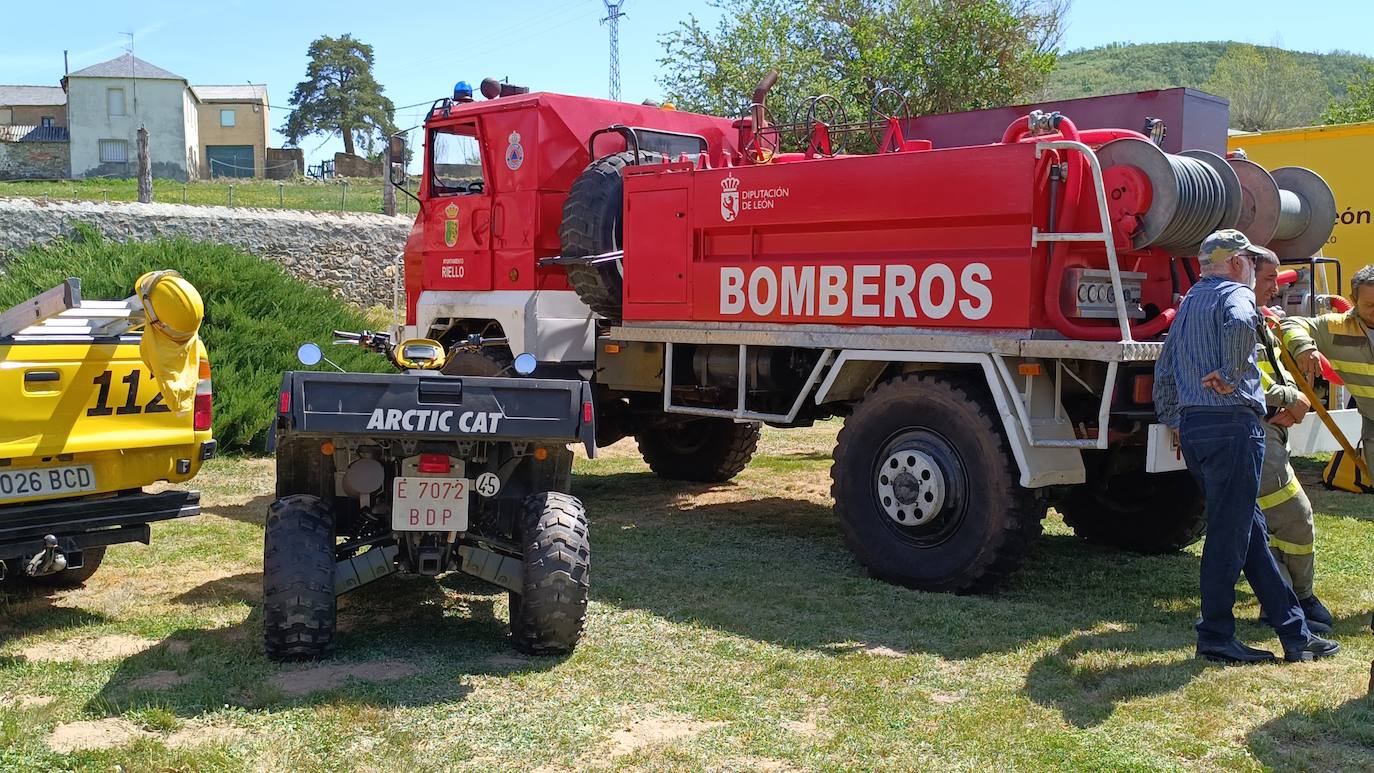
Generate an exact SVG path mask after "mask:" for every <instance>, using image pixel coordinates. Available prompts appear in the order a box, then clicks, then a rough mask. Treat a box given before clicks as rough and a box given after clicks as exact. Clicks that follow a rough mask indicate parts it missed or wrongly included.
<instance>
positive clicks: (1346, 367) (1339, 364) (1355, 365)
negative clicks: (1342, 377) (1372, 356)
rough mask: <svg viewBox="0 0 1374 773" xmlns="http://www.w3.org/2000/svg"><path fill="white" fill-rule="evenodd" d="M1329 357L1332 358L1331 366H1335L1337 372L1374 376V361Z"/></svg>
mask: <svg viewBox="0 0 1374 773" xmlns="http://www.w3.org/2000/svg"><path fill="white" fill-rule="evenodd" d="M1327 359H1329V360H1331V367H1333V368H1335V369H1336V372H1337V373H1351V374H1354V375H1356V376H1374V363H1369V362H1351V361H1349V360H1334V359H1331V358H1330V357H1328V358H1327Z"/></svg>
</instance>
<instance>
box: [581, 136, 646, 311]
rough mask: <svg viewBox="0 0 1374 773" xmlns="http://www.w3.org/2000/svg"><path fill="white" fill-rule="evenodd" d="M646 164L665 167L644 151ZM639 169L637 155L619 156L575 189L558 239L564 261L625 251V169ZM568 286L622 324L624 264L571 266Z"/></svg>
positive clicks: (600, 162)
mask: <svg viewBox="0 0 1374 773" xmlns="http://www.w3.org/2000/svg"><path fill="white" fill-rule="evenodd" d="M639 158H640V161H641V162H643V163H648V164H658V163H662V162H663V161H664V160H665V159H664V157H663V156H662V155H660V154H658V153H649V152H644V151H641V152H640V154H639ZM634 163H635V154H634V153H631V152H629V151H626V152H623V153H616V154H615V155H611V156H606V157H605V158H599V159H597V160H596V161H593V162H592V163H591V165H589V166H588V167H587V168H586V169H585V170H583V171H582V174H581V175H579V176H578V178H577V181H576V182H574V183H573V186H572V190H571V191H569V192H568V198H567V200H565V201H564V202H563V224H562V226H561V227H560V228H559V229H558V239H559V242H560V244H561V250H562V254H563V257H565V258H566V257H582V256H585V255H601V254H603V253H606V252H612V251H615V250H618V249H620V245H621V237H622V234H623V230H622V228H621V212H622V211H623V209H624V202H625V180H624V178H623V177H622V173H623V172H624V170H625V167H627V166H632V165H634ZM565 269H566V270H567V273H568V283H569V284H571V285H572V288H573V290H575V291H576V292H577V297H579V298H581V299H582V302H583V303H585V304H587V305H588V306H590V307H591V309H592V311H594V312H596V313H597V314H600V315H601V316H602V317H605V318H606V320H607V321H609V322H611V323H612V324H619V323H620V311H621V295H622V293H623V292H624V288H625V282H624V278H623V274H622V269H621V264H620V261H607V262H605V263H599V264H597V265H594V266H587V265H581V266H579V265H570V266H565Z"/></svg>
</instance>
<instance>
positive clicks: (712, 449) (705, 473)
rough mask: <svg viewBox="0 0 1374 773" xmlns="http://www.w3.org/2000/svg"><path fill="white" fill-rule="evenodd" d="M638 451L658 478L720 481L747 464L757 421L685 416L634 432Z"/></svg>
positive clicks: (756, 435) (754, 446) (754, 442)
mask: <svg viewBox="0 0 1374 773" xmlns="http://www.w3.org/2000/svg"><path fill="white" fill-rule="evenodd" d="M635 442H636V443H638V444H639V453H640V455H641V456H643V457H644V462H645V463H646V464H648V465H649V469H651V470H653V471H654V473H655V474H657V475H658V476H659V477H660V478H667V479H668V480H685V481H694V482H697V483H724V482H725V481H727V480H730V479H731V478H733V477H735V476H736V475H738V474H740V472H741V471H743V470H744V468H745V467H747V466H749V460H750V459H752V458H753V457H754V451H755V450H756V449H757V448H758V445H759V425H758V424H755V423H752V422H750V423H745V424H736V423H735V422H734V421H732V420H730V419H688V420H687V421H683V422H680V423H679V422H673V423H671V424H656V425H654V426H650V427H645V428H643V429H641V430H640V431H639V432H636V433H635Z"/></svg>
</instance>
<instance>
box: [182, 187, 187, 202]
mask: <svg viewBox="0 0 1374 773" xmlns="http://www.w3.org/2000/svg"><path fill="white" fill-rule="evenodd" d="M181 203H182V204H185V203H186V186H185V185H183V186H181Z"/></svg>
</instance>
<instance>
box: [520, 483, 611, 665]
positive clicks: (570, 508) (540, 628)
mask: <svg viewBox="0 0 1374 773" xmlns="http://www.w3.org/2000/svg"><path fill="white" fill-rule="evenodd" d="M521 542H522V544H523V545H524V551H525V556H524V570H525V573H524V580H523V584H524V591H523V592H522V593H511V594H510V631H511V643H512V645H513V646H514V647H515V649H517V650H519V651H520V652H523V653H526V654H529V655H561V654H564V653H567V652H571V651H572V649H573V647H575V646H577V641H578V639H580V638H582V628H583V626H584V625H585V624H586V621H587V594H588V590H589V588H590V587H591V586H590V584H589V583H590V579H591V543H590V542H589V541H588V538H587V511H586V510H585V509H584V508H583V507H582V502H581V501H579V500H578V499H577V497H575V496H572V495H571V494H560V493H557V492H553V491H547V492H542V493H539V494H531V495H529V496H528V497H526V498H525V512H524V523H523V528H522V534H521Z"/></svg>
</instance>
